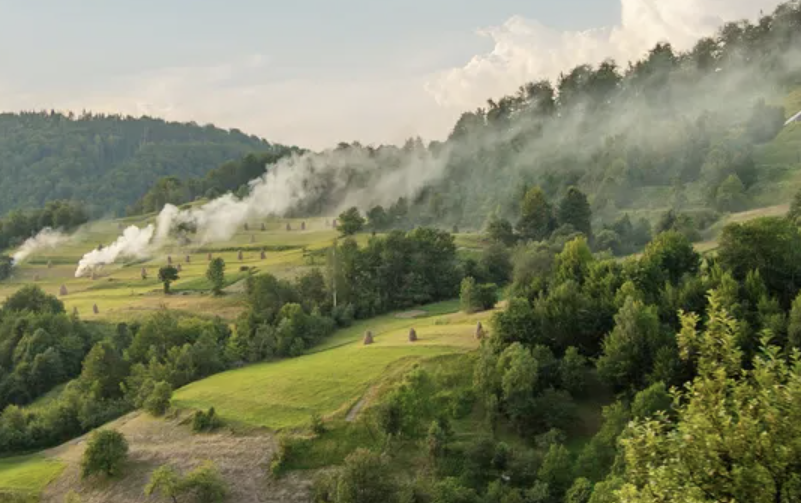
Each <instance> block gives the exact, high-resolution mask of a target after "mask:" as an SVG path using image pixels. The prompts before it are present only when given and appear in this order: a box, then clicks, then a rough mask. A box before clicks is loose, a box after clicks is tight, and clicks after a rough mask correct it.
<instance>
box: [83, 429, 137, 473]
mask: <svg viewBox="0 0 801 503" xmlns="http://www.w3.org/2000/svg"><path fill="white" fill-rule="evenodd" d="M127 459H128V441H127V440H125V437H124V436H123V435H122V433H120V432H118V431H116V430H99V431H96V432H95V433H93V434H92V436H91V437H89V441H88V442H87V445H86V450H85V451H84V453H83V456H82V457H81V478H86V477H89V476H90V475H94V474H100V475H104V476H106V477H114V476H117V475H119V474H120V473H121V470H122V468H123V464H124V463H125V461H126V460H127Z"/></svg>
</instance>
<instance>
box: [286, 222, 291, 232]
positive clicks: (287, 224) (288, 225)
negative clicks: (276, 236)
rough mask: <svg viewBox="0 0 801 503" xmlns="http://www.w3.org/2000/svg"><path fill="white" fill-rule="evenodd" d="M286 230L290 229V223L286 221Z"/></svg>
mask: <svg viewBox="0 0 801 503" xmlns="http://www.w3.org/2000/svg"><path fill="white" fill-rule="evenodd" d="M286 230H287V232H288V231H291V230H292V225H291V224H290V223H289V222H287V223H286Z"/></svg>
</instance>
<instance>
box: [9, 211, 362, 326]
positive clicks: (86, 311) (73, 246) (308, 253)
mask: <svg viewBox="0 0 801 503" xmlns="http://www.w3.org/2000/svg"><path fill="white" fill-rule="evenodd" d="M152 221H153V216H150V217H147V218H140V219H122V220H113V221H99V222H93V223H91V224H88V225H86V226H84V227H83V228H81V229H79V230H78V231H77V232H76V233H75V234H74V235H73V236H72V237H71V238H70V239H69V240H68V241H67V242H66V243H64V244H63V245H60V246H58V247H57V248H55V249H48V250H42V251H41V252H38V253H36V254H34V255H32V256H30V257H29V258H28V259H26V260H24V261H23V262H22V263H21V264H20V265H19V266H18V267H16V268H15V269H14V272H13V275H12V277H11V278H9V279H8V280H5V281H3V282H0V302H2V301H3V300H4V299H5V298H7V297H8V296H9V295H11V294H12V293H14V292H15V291H17V290H18V289H19V288H21V287H22V286H24V285H28V284H36V285H38V286H40V287H41V288H42V289H43V290H44V291H45V292H47V293H50V294H53V295H59V292H60V289H61V287H62V286H64V287H66V289H67V295H65V296H60V297H59V298H60V299H61V300H62V301H63V302H64V304H65V306H66V308H67V310H68V312H72V311H73V310H77V311H78V314H79V315H80V316H81V318H83V319H87V320H91V319H97V320H105V321H129V320H132V319H137V318H139V317H141V316H142V315H143V314H147V313H149V312H152V311H154V310H157V309H161V308H163V307H166V308H169V309H175V310H180V311H186V312H190V313H194V314H204V313H206V314H209V315H214V316H221V317H223V318H225V319H233V318H235V317H236V316H237V315H238V314H239V312H241V310H242V308H243V302H242V292H243V288H242V280H244V279H245V278H246V277H247V275H248V274H249V272H246V271H243V270H242V268H248V269H250V272H251V273H253V274H259V273H264V272H269V273H271V274H274V275H276V276H278V277H282V278H293V277H295V276H296V275H298V274H299V273H301V272H303V271H305V270H307V269H309V268H311V267H316V266H317V267H321V266H324V265H325V256H324V249H325V248H328V247H330V246H331V245H332V243H333V241H334V239H336V238H337V231H336V230H334V229H332V228H331V227H330V226H329V225H327V222H330V219H328V220H327V219H325V218H317V219H307V220H269V221H268V220H265V221H253V222H249V223H248V229H247V230H246V229H245V228H244V226H243V228H241V229H238V230H237V232H236V233H235V234H234V235H233V237H232V238H231V239H230V240H228V241H225V242H220V243H211V244H203V245H194V246H191V245H190V246H184V247H182V246H179V245H178V244H172V245H169V246H167V247H165V248H164V249H163V250H160V251H159V252H158V253H157V254H155V255H154V256H152V257H147V258H143V259H141V260H136V259H133V258H126V259H121V261H120V262H119V263H116V264H109V265H106V266H104V267H103V268H102V269H101V270H98V271H97V273H96V275H95V279H92V278H91V277H83V278H75V277H74V275H75V270H76V268H77V265H78V261H79V260H80V259H81V257H82V256H83V255H84V254H85V253H86V252H88V251H91V250H92V249H94V248H96V247H97V246H98V245H100V244H102V245H104V246H108V245H110V244H111V243H113V242H114V240H116V239H117V237H118V236H119V235H120V233H121V232H122V230H121V229H124V228H125V227H127V226H129V225H137V226H140V227H141V226H144V225H147V224H149V223H152ZM303 223H305V226H306V229H305V230H300V229H301V226H302V224H303ZM262 224H264V225H265V230H261V226H262ZM287 224H288V225H289V226H290V227H291V230H289V231H287V229H286V226H287ZM368 239H369V235H366V234H365V235H359V236H358V237H357V240H358V241H359V242H360V243H362V244H363V243H366V242H367V240H368ZM262 249H264V250H265V252H266V256H265V258H264V259H262V258H261V251H262ZM15 251H16V250H13V249H12V250H6V251H5V252H3V253H8V254H13V253H14V252H15ZM240 251H241V252H242V259H241V260H240V259H239V252H240ZM209 254H211V255H212V257H215V258H216V257H221V258H222V259H223V260H225V263H226V284H227V287H228V288H227V289H226V292H227V295H225V296H222V297H213V296H211V295H209V290H210V285H209V283H208V281H207V280H206V278H205V274H206V268H207V267H208V255H209ZM169 258H171V259H172V263H173V265H174V266H176V267H177V266H179V265H180V268H181V272H180V273H179V276H180V279H179V280H178V281H176V282H174V283H173V284H172V292H173V294H172V295H169V296H166V295H164V294H163V292H162V285H161V283H160V282H159V280H158V270H159V268H160V267H162V266H164V265H167V263H168V260H169ZM143 268H144V269H145V271H146V274H147V279H142V269H143ZM95 305H96V306H97V308H98V313H95V312H94V306H95Z"/></svg>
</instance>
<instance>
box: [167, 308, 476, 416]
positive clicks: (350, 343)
mask: <svg viewBox="0 0 801 503" xmlns="http://www.w3.org/2000/svg"><path fill="white" fill-rule="evenodd" d="M455 308H456V306H455V304H454V303H444V304H438V305H435V306H433V312H438V311H443V310H452V309H455ZM489 315H490V313H481V314H477V315H470V316H468V315H464V314H458V313H457V314H450V315H443V316H429V317H427V318H422V319H419V318H418V319H414V320H412V319H403V318H395V317H393V316H384V317H381V318H377V319H374V320H370V321H368V322H362V323H359V324H357V325H356V326H354V327H351V328H349V329H345V330H342V331H340V332H338V333H337V334H335V335H334V336H332V338H331V339H330V340H329V341H327V343H326V345H324V346H322V347H320V348H316V349H315V352H312V353H309V354H307V355H305V356H302V357H300V358H293V359H288V360H282V361H278V362H269V363H262V364H257V365H252V366H250V367H246V368H243V369H238V370H232V371H228V372H224V373H222V374H218V375H215V376H212V377H209V378H207V379H204V380H202V381H198V382H196V383H192V384H190V385H188V386H186V387H184V388H182V389H180V390H178V391H177V392H176V393H175V396H174V399H173V403H174V405H176V406H177V407H179V408H195V409H205V408H208V407H212V406H213V407H214V408H215V410H216V411H217V412H218V413H219V414H220V415H221V416H222V417H223V418H225V419H228V420H233V421H235V422H241V423H245V424H249V425H254V426H263V427H268V428H271V429H281V428H288V427H295V426H300V425H303V424H305V423H306V422H307V421H308V419H309V417H310V415H311V414H312V413H318V414H321V415H323V416H337V415H343V414H345V413H346V412H347V410H348V409H349V407H350V406H351V405H352V404H353V403H354V402H355V401H356V400H357V399H358V398H359V397H360V396H362V395H363V394H364V393H365V392H366V391H367V389H368V388H369V387H370V386H372V385H373V384H374V383H375V382H377V381H378V380H380V378H381V377H382V375H385V374H386V373H387V372H388V370H390V369H391V368H393V366H396V365H398V364H402V363H409V362H412V361H419V360H421V359H426V358H431V357H436V356H440V355H445V354H453V353H460V352H465V351H469V350H471V349H474V348H475V347H476V346H477V342H476V340H475V338H474V331H475V326H476V322H477V321H478V320H486V318H487V317H488V316H489ZM412 326H414V328H415V329H416V331H417V334H418V337H419V340H418V341H417V342H416V343H410V342H409V341H408V332H409V328H410V327H412ZM366 329H369V330H371V331H373V333H374V334H375V344H372V345H370V346H364V345H363V344H362V342H361V341H362V333H363V331H364V330H366Z"/></svg>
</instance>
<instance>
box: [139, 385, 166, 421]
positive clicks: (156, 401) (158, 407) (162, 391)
mask: <svg viewBox="0 0 801 503" xmlns="http://www.w3.org/2000/svg"><path fill="white" fill-rule="evenodd" d="M171 399H172V386H170V384H169V383H167V382H164V381H161V382H159V383H156V385H155V386H154V387H153V391H152V392H151V393H150V396H148V397H147V399H146V400H145V403H144V409H145V410H146V411H148V412H149V413H150V414H152V415H154V416H163V415H164V414H165V413H166V412H167V409H169V408H170V400H171Z"/></svg>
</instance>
